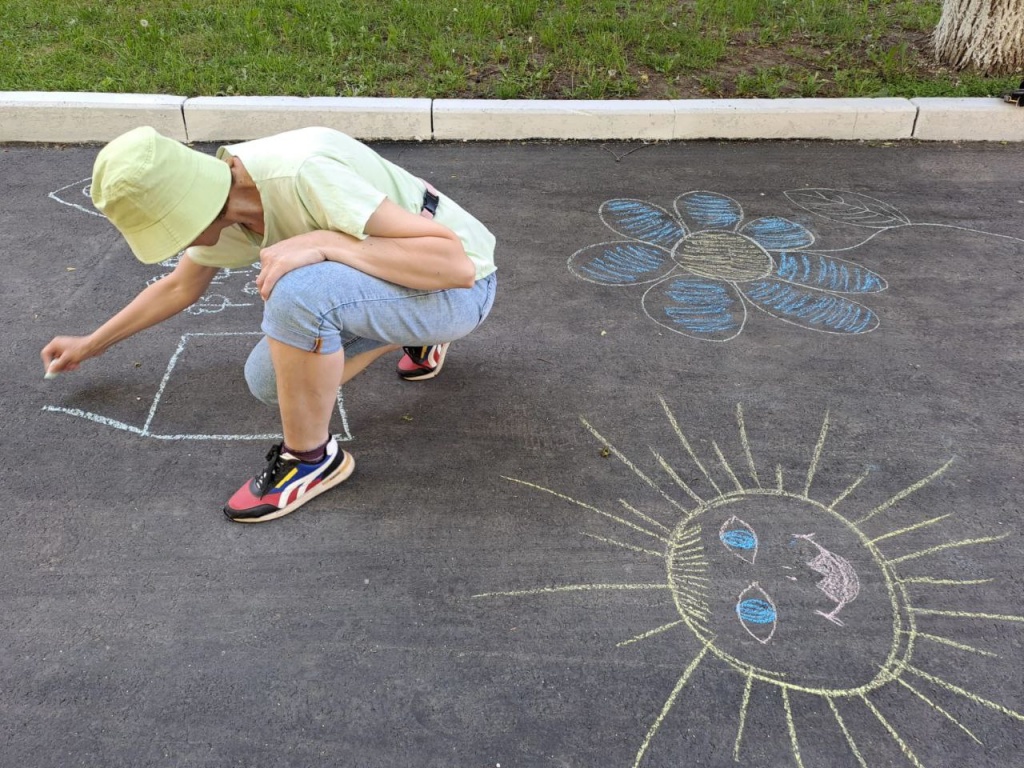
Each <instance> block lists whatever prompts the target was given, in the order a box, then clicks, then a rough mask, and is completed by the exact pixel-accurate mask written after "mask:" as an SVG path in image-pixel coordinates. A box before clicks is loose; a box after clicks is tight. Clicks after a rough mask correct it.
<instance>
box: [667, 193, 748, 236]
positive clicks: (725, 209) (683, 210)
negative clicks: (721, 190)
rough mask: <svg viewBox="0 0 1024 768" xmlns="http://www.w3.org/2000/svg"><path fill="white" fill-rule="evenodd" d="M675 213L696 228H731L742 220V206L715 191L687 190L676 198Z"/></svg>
mask: <svg viewBox="0 0 1024 768" xmlns="http://www.w3.org/2000/svg"><path fill="white" fill-rule="evenodd" d="M675 208H676V213H677V214H679V217H680V218H681V219H684V220H685V219H689V220H690V221H692V222H693V223H694V224H696V228H697V229H707V228H714V229H732V228H733V227H735V226H736V225H737V224H739V223H740V222H741V221H743V207H742V206H741V205H740V204H739V203H737V202H736V201H735V200H733V199H732V198H731V197H726V196H725V195H720V194H718V193H717V192H687V193H685V194H682V195H680V196H679V197H677V198H676V203H675Z"/></svg>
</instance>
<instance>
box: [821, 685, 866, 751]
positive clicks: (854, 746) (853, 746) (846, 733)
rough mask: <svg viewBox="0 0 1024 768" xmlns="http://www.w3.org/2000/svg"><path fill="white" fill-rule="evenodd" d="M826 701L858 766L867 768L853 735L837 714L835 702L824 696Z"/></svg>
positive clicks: (837, 709)
mask: <svg viewBox="0 0 1024 768" xmlns="http://www.w3.org/2000/svg"><path fill="white" fill-rule="evenodd" d="M825 700H826V701H827V702H828V706H829V708H831V710H832V714H833V715H834V716H835V718H836V722H837V723H839V730H841V731H842V732H843V736H845V737H846V743H847V744H849V745H850V751H851V752H853V756H854V757H856V758H857V762H858V763H860V768H868V764H867V763H866V762H864V756H863V755H861V753H860V750H859V749H857V743H856V742H855V741H854V740H853V736H852V735H851V734H850V731H849V729H847V727H846V723H844V722H843V718H842V717H841V716H840V714H839V708H838V707H836V703H835V702H834V701H832V697H831V696H827V697H825Z"/></svg>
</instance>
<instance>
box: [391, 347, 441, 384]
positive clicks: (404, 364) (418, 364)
mask: <svg viewBox="0 0 1024 768" xmlns="http://www.w3.org/2000/svg"><path fill="white" fill-rule="evenodd" d="M450 346H451V342H450V341H446V342H444V343H443V344H432V345H429V346H425V347H402V349H404V350H405V354H404V355H403V356H402V359H401V360H399V361H398V375H399V376H401V377H402V378H403V379H405V380H406V381H425V380H427V379H432V378H434V377H435V376H437V374H439V373H440V372H441V366H443V365H444V358H445V355H447V354H448V347H450Z"/></svg>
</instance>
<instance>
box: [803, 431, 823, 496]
mask: <svg viewBox="0 0 1024 768" xmlns="http://www.w3.org/2000/svg"><path fill="white" fill-rule="evenodd" d="M827 436H828V411H825V420H824V421H823V422H822V424H821V432H820V433H819V434H818V442H817V443H815V445H814V456H813V458H812V459H811V466H810V467H808V469H807V482H805V483H804V496H808V495H809V494H810V492H811V483H812V482H814V475H815V473H816V472H817V471H818V461H819V460H820V459H821V449H822V448H824V447H825V438H826V437H827Z"/></svg>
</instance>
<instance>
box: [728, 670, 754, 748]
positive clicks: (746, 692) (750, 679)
mask: <svg viewBox="0 0 1024 768" xmlns="http://www.w3.org/2000/svg"><path fill="white" fill-rule="evenodd" d="M753 687H754V674H753V672H751V671H748V672H747V684H746V685H745V686H743V701H742V702H741V703H740V724H739V727H738V728H737V729H736V742H735V744H733V748H732V759H733V760H734V761H735V762H737V763H738V762H739V761H740V744H741V743H742V742H743V728H744V727H745V726H746V723H747V709H748V708H749V707H750V689H751V688H753Z"/></svg>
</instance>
